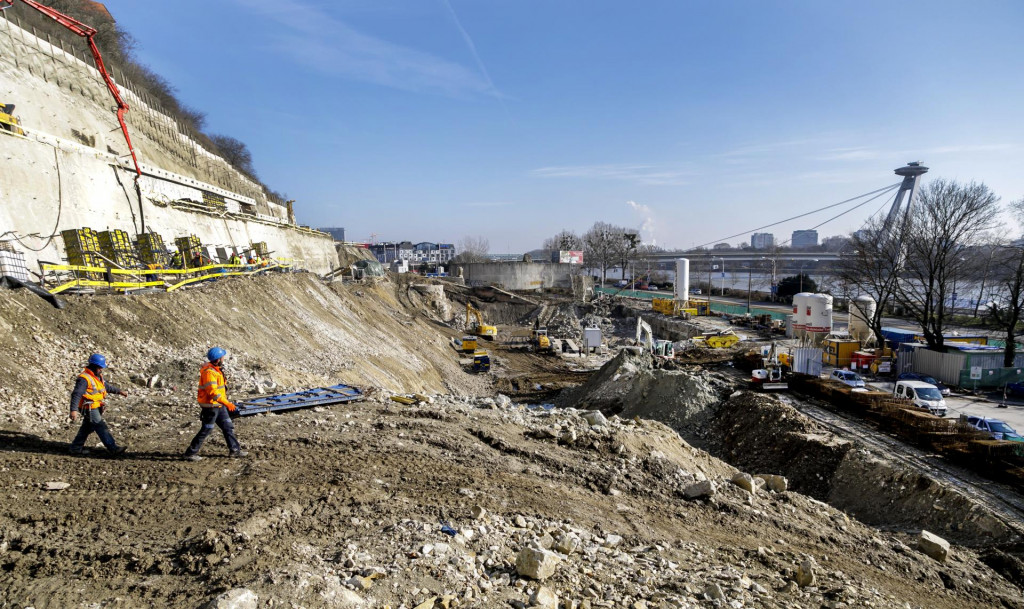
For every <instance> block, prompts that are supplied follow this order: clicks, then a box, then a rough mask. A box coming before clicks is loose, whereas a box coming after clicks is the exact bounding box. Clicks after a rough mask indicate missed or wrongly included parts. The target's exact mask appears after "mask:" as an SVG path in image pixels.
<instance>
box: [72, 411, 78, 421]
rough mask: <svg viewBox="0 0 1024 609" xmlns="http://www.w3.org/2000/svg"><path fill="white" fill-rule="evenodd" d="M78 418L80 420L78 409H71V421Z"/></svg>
mask: <svg viewBox="0 0 1024 609" xmlns="http://www.w3.org/2000/svg"><path fill="white" fill-rule="evenodd" d="M77 420H78V411H77V410H72V411H71V422H72V423H74V422H75V421H77Z"/></svg>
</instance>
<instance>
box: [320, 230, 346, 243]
mask: <svg viewBox="0 0 1024 609" xmlns="http://www.w3.org/2000/svg"><path fill="white" fill-rule="evenodd" d="M317 230H319V231H321V232H324V233H327V234H328V235H330V236H331V237H334V240H335V241H344V240H345V228H344V227H341V228H320V229H317Z"/></svg>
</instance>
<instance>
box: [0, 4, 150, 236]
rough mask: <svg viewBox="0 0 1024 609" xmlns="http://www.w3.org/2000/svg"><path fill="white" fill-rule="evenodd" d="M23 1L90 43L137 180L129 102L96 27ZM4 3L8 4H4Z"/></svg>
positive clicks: (137, 167) (3, 7)
mask: <svg viewBox="0 0 1024 609" xmlns="http://www.w3.org/2000/svg"><path fill="white" fill-rule="evenodd" d="M21 2H22V3H23V4H27V5H28V6H29V7H31V8H33V9H35V10H37V11H39V12H40V13H42V14H44V15H46V16H47V17H49V18H50V19H53V20H54V21H56V22H57V23H59V24H60V25H63V26H64V27H66V28H67V29H69V30H71V32H72V33H74V34H76V35H78V36H81V37H82V38H85V40H86V42H88V43H89V51H90V52H92V58H93V61H94V62H96V69H97V70H99V72H100V76H102V77H103V82H104V83H106V85H107V89H108V90H109V91H110V94H111V95H112V96H113V97H114V103H116V104H117V122H118V123H119V124H120V125H121V132H122V133H123V134H124V141H125V143H127V144H128V152H130V153H131V155H132V162H133V163H134V164H135V179H136V182H137V181H138V178H139V176H141V175H142V169H141V168H140V167H139V159H138V158H137V157H136V156H135V148H134V147H132V138H131V136H129V135H128V125H127V124H126V123H125V122H124V113H125V112H127V111H128V104H126V103H125V101H124V99H123V98H122V97H121V92H120V91H119V90H118V89H117V85H116V84H114V79H112V78H111V77H110V74H109V73H108V72H107V68H106V66H105V65H104V64H103V56H102V55H100V50H99V48H97V47H96V41H95V40H93V39H94V38H95V36H96V34H97V33H98V32H97V30H96V28H94V27H90V26H88V25H86V24H84V23H82V22H81V21H78V20H77V19H74V18H73V17H69V16H67V15H65V14H64V13H62V12H60V11H58V10H56V9H53V8H50V7H48V6H46V5H43V4H40V3H38V2H36V1H35V0H21ZM4 4H6V5H7V6H3V5H4ZM12 6H14V0H0V10H4V9H7V8H10V7H12ZM143 232H145V227H143Z"/></svg>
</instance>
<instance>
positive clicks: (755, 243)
mask: <svg viewBox="0 0 1024 609" xmlns="http://www.w3.org/2000/svg"><path fill="white" fill-rule="evenodd" d="M773 245H775V235H773V234H771V233H754V234H753V235H750V247H752V248H754V249H755V250H766V249H769V248H771V247H772V246H773Z"/></svg>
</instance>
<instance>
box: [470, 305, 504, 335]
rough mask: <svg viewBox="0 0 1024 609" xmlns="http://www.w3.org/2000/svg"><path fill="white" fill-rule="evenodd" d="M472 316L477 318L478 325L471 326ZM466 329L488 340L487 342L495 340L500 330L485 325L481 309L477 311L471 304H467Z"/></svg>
mask: <svg viewBox="0 0 1024 609" xmlns="http://www.w3.org/2000/svg"><path fill="white" fill-rule="evenodd" d="M470 316H475V317H476V323H475V324H471V323H470V322H471V318H470ZM466 327H467V328H469V329H470V332H472V333H473V334H476V335H477V336H480V337H483V338H486V339H487V340H494V339H495V338H496V337H497V336H498V328H497V327H495V326H488V325H487V324H485V323H484V318H483V317H482V316H481V315H480V309H477V308H476V307H474V306H473V305H472V304H470V303H468V302H467V303H466Z"/></svg>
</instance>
